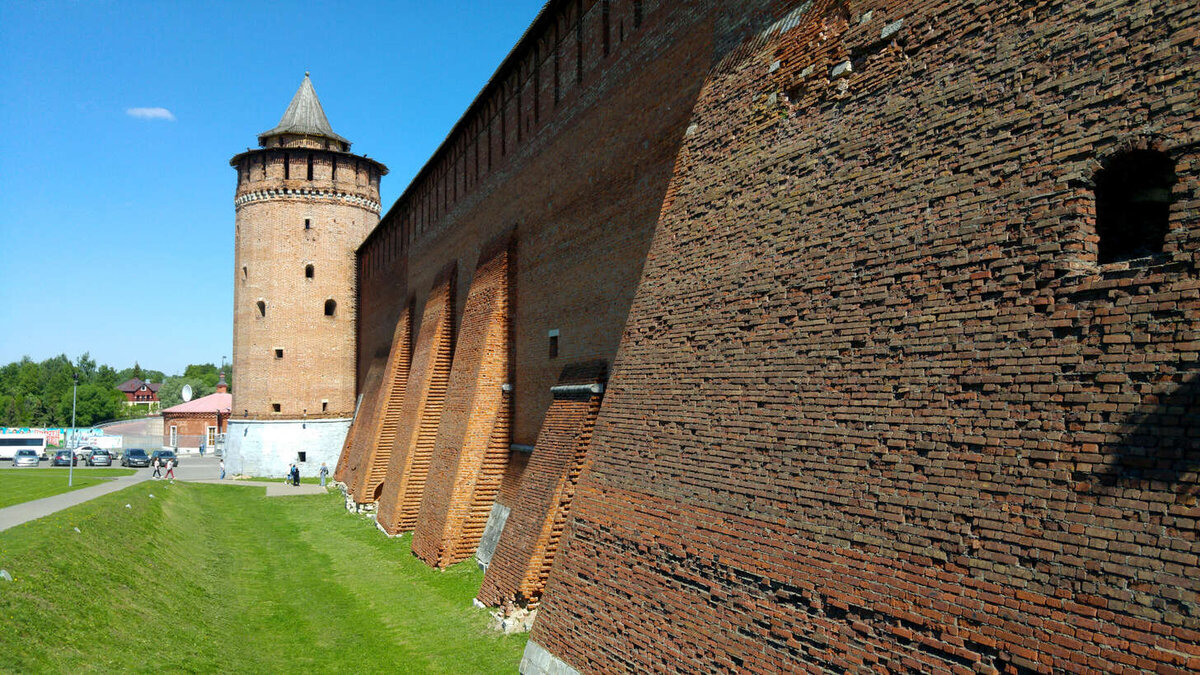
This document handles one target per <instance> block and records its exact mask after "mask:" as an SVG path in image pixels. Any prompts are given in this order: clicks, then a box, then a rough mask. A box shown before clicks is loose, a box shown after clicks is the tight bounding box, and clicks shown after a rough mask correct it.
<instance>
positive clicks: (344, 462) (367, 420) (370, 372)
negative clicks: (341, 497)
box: [333, 359, 387, 492]
mask: <svg viewBox="0 0 1200 675" xmlns="http://www.w3.org/2000/svg"><path fill="white" fill-rule="evenodd" d="M386 367H387V362H386V361H384V360H383V359H375V360H374V362H373V363H372V364H371V366H370V367H369V368H368V369H367V377H366V380H365V382H364V385H363V397H362V403H361V404H360V405H358V406H357V409H356V410H355V415H354V418H353V420H352V421H351V423H350V428H349V429H347V431H346V438H345V439H344V440H343V441H342V451H341V454H339V455H338V463H337V468H336V469H334V472H333V478H334V480H337V481H341V482H342V483H345V484H346V485H347V487H348V488H349V489H350V492H353V486H354V485H355V484H356V483H358V482H359V480H360V476H361V475H362V474H363V473H366V472H367V470H368V465H367V462H366V451H367V447H368V443H367V441H368V437H369V431H370V429H371V428H372V427H373V424H372V420H374V419H376V418H377V417H378V410H379V407H380V406H381V405H382V404H383V401H382V399H381V397H380V394H381V393H382V387H381V385H382V383H383V376H384V371H385V369H386Z"/></svg>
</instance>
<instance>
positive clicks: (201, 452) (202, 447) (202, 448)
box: [200, 441, 204, 459]
mask: <svg viewBox="0 0 1200 675" xmlns="http://www.w3.org/2000/svg"><path fill="white" fill-rule="evenodd" d="M200 459H204V441H200Z"/></svg>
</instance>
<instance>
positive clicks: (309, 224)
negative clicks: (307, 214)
mask: <svg viewBox="0 0 1200 675" xmlns="http://www.w3.org/2000/svg"><path fill="white" fill-rule="evenodd" d="M304 229H306V230H311V229H312V220H311V219H309V218H305V219H304Z"/></svg>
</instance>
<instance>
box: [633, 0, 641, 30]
mask: <svg viewBox="0 0 1200 675" xmlns="http://www.w3.org/2000/svg"><path fill="white" fill-rule="evenodd" d="M633 27H634V28H641V27H642V0H633Z"/></svg>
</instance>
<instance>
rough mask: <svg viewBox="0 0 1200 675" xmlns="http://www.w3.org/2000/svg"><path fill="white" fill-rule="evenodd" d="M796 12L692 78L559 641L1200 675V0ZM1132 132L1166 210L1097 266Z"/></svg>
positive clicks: (843, 660)
mask: <svg viewBox="0 0 1200 675" xmlns="http://www.w3.org/2000/svg"><path fill="white" fill-rule="evenodd" d="M780 4H781V5H782V6H781V7H779V9H780V10H783V9H787V8H788V7H789V6H793V7H794V6H800V7H807V10H806V11H804V12H802V13H800V14H798V15H797V16H795V17H793V19H794V21H787V22H785V23H783V24H781V25H779V26H777V30H775V31H773V32H771V31H766V32H764V33H762V34H761V37H760V38H754V39H748V40H744V41H742V42H741V44H740V46H737V48H736V49H731V50H730V51H728V52H727V53H725V54H724V55H722V56H721V60H720V61H719V63H718V64H717V66H716V67H715V68H714V69H713V71H712V75H711V77H710V78H709V80H708V81H707V82H706V84H705V86H704V88H703V92H702V94H701V95H700V97H699V101H698V103H697V106H696V108H695V110H694V113H693V118H692V126H691V127H690V130H689V132H688V136H687V140H686V142H685V144H684V148H683V149H682V151H681V153H680V156H679V159H678V163H677V166H676V171H675V176H674V179H673V181H672V184H671V188H670V191H669V196H668V198H667V200H666V201H665V203H664V207H663V212H662V216H661V218H660V220H659V224H658V228H657V231H656V233H655V237H654V242H653V244H652V247H651V250H650V253H649V257H648V259H647V263H646V269H645V272H644V275H643V277H642V280H641V282H640V284H639V286H638V291H637V295H636V297H635V300H634V302H633V304H632V308H631V310H630V315H629V321H628V324H627V326H626V329H625V333H624V337H623V339H622V342H621V348H620V353H619V355H618V358H617V360H616V362H615V364H614V375H613V379H612V380H611V382H610V388H609V390H608V393H607V395H606V399H605V403H604V407H603V409H602V411H601V414H600V418H599V420H598V422H597V426H596V435H595V438H594V440H593V443H592V448H591V450H590V452H589V465H588V467H587V469H585V471H584V474H583V476H582V477H581V480H580V484H579V488H578V492H577V495H576V498H575V501H574V502H573V504H572V520H571V522H570V523H569V525H568V533H567V538H566V541H565V543H564V549H563V551H562V552H560V554H559V556H558V558H557V560H556V562H555V565H554V568H553V570H552V572H551V576H550V579H549V582H548V585H547V589H546V593H545V595H544V597H543V605H542V609H541V613H540V616H539V617H538V621H537V624H536V626H535V627H534V631H533V634H532V636H531V638H532V640H533V643H534V644H537V645H541V646H544V647H545V648H546V649H548V650H549V651H550V652H552V653H553V654H555V655H557V656H558V657H559V658H561V659H563V660H564V661H566V662H567V663H569V664H571V665H572V666H574V667H576V668H578V669H580V670H583V671H589V672H591V671H595V672H613V671H628V670H635V671H636V670H671V671H676V670H699V671H709V670H718V669H721V670H725V669H729V670H753V671H762V670H767V671H775V672H784V671H795V670H801V669H804V668H805V667H811V666H820V667H824V668H829V669H835V670H856V671H857V670H864V669H867V668H872V669H889V670H907V671H923V672H950V671H958V672H967V671H969V670H977V671H988V670H990V669H998V670H1000V671H1004V672H1023V671H1024V672H1027V671H1039V672H1052V671H1077V672H1083V671H1103V672H1121V671H1129V670H1135V669H1139V670H1158V671H1159V672H1184V671H1189V670H1190V671H1195V670H1197V669H1200V647H1198V645H1200V632H1198V631H1200V602H1198V598H1197V592H1198V591H1200V574H1197V573H1196V570H1197V555H1198V554H1200V542H1198V538H1197V535H1198V532H1197V522H1198V520H1197V518H1198V517H1200V506H1198V505H1197V499H1198V495H1200V485H1198V482H1197V468H1198V467H1200V441H1198V440H1197V439H1200V418H1198V417H1197V415H1196V412H1195V411H1196V410H1197V409H1200V393H1198V390H1200V362H1198V359H1200V343H1198V342H1197V338H1198V336H1200V281H1198V280H1197V258H1198V251H1200V218H1198V213H1200V201H1198V199H1197V197H1196V195H1197V188H1198V187H1200V171H1197V166H1198V165H1197V156H1196V147H1197V139H1200V128H1198V125H1197V117H1196V114H1195V101H1196V100H1198V98H1200V77H1198V73H1197V63H1196V60H1195V58H1194V56H1193V55H1194V54H1195V53H1196V48H1197V46H1200V45H1198V42H1197V41H1198V36H1200V30H1198V27H1200V9H1198V8H1197V7H1196V6H1195V5H1194V4H1193V3H1180V2H1168V1H1165V0H1159V1H1143V2H1115V1H1112V0H1100V1H1093V2H1082V1H1078V2H1076V1H1061V2H1037V3H1034V2H1009V3H983V2H966V3H963V2H944V1H942V0H938V1H934V0H924V1H918V2H905V3H901V2H893V1H887V2H884V1H882V0H875V1H870V0H868V1H864V2H856V3H852V4H845V3H833V2H816V3H813V4H811V5H809V4H808V3H805V4H804V5H798V3H789V4H784V3H780ZM724 11H728V12H730V14H731V17H732V16H733V15H734V14H736V15H739V16H744V15H745V14H744V9H743V8H742V7H738V6H735V5H734V4H732V3H730V4H729V5H728V6H726V7H725V8H724ZM778 15H779V13H776V14H775V16H778ZM764 24H765V22H764ZM718 25H720V22H718ZM1130 147H1135V148H1136V147H1149V148H1158V149H1160V150H1161V151H1162V152H1163V153H1165V154H1166V155H1167V156H1169V157H1170V158H1171V159H1172V161H1174V162H1175V169H1176V173H1177V181H1176V182H1175V184H1174V187H1173V189H1172V191H1171V193H1170V194H1171V197H1172V200H1173V201H1172V204H1171V206H1170V211H1169V230H1168V232H1167V235H1166V238H1165V244H1164V245H1163V248H1162V251H1161V253H1153V254H1150V255H1146V256H1140V257H1136V258H1135V259H1132V260H1127V261H1123V262H1105V263H1102V262H1100V261H1099V259H1098V257H1097V251H1098V239H1099V236H1098V234H1097V219H1096V209H1095V206H1094V204H1095V201H1096V198H1095V194H1094V177H1095V175H1096V172H1097V171H1098V169H1099V168H1100V167H1102V166H1105V163H1106V162H1111V161H1112V159H1113V158H1114V157H1116V156H1117V155H1118V154H1119V153H1120V152H1121V151H1122V150H1124V149H1127V148H1130Z"/></svg>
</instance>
